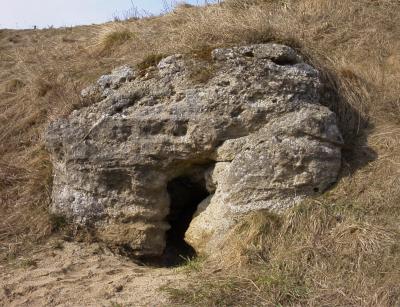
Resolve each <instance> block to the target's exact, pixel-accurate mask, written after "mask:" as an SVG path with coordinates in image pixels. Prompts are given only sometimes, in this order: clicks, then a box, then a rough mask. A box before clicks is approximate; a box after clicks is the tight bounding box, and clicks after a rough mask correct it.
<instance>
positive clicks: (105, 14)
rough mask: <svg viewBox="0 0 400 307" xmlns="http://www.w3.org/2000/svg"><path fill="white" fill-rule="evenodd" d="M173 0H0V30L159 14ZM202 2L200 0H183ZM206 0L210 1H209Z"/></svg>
mask: <svg viewBox="0 0 400 307" xmlns="http://www.w3.org/2000/svg"><path fill="white" fill-rule="evenodd" d="M176 2H179V1H174V0H0V29H1V28H13V29H26V28H28V29H29V28H33V26H37V27H39V28H43V27H49V26H54V27H62V26H72V25H82V24H92V23H102V22H106V21H110V20H112V19H114V17H115V16H118V17H122V18H123V17H125V16H126V15H132V14H134V9H133V7H135V8H137V9H138V12H139V13H140V14H142V15H143V14H160V13H161V12H163V11H164V10H165V9H166V8H168V7H172V6H173V4H174V3H176ZM185 2H186V3H190V4H203V3H204V0H187V1H185ZM209 2H210V1H209Z"/></svg>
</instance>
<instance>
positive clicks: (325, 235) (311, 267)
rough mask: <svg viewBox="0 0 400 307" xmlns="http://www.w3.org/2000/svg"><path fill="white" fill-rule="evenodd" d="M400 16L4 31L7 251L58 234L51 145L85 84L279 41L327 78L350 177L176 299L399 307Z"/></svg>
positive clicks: (353, 1) (260, 13) (177, 15)
mask: <svg viewBox="0 0 400 307" xmlns="http://www.w3.org/2000/svg"><path fill="white" fill-rule="evenodd" d="M399 12H400V3H399V2H398V1H397V0H302V1H299V0H279V1H272V0H242V1H238V0H226V1H225V2H224V3H223V4H222V5H219V6H208V7H206V8H197V7H185V6H181V7H180V8H179V9H178V10H176V11H174V12H172V13H170V14H168V15H166V16H163V17H152V18H144V19H140V20H133V21H129V22H118V23H109V24H105V25H102V26H91V27H78V28H72V29H57V30H56V29H48V30H42V31H0V66H1V70H0V108H1V110H2V112H1V114H0V118H1V119H2V120H1V121H0V157H1V158H0V214H1V216H2V219H1V221H0V249H1V252H2V253H3V252H4V255H7V254H10V253H14V252H17V251H18V250H20V249H21V248H22V247H24V246H26V245H29V243H31V244H35V243H36V242H37V240H39V239H41V238H43V237H45V236H47V235H48V234H49V233H50V232H51V229H52V226H51V219H50V218H49V217H48V216H47V214H46V208H47V206H48V204H49V190H50V187H51V181H50V180H49V178H50V171H51V167H50V163H49V161H48V157H47V154H46V152H45V151H44V149H43V142H42V140H41V135H42V133H43V129H45V127H46V125H47V123H48V122H49V121H50V120H52V119H54V118H57V117H60V116H64V115H65V114H68V113H69V112H70V111H71V110H72V109H74V108H79V107H81V105H82V102H81V101H80V99H79V95H78V93H79V91H80V90H81V89H82V88H83V87H84V86H85V85H87V84H88V83H90V82H92V81H93V80H94V79H95V78H96V77H97V76H99V75H100V74H101V73H105V72H107V71H109V70H110V69H111V68H113V67H115V66H118V65H120V64H131V65H136V64H139V63H145V62H146V58H149V56H151V55H158V54H165V55H168V54H173V53H183V54H193V55H196V56H198V57H201V58H204V60H206V58H207V54H209V51H210V50H211V49H212V48H215V47H219V46H231V45H237V44H246V43H260V42H267V41H276V42H283V43H286V44H289V45H291V46H293V47H295V48H296V49H298V50H300V51H301V52H302V53H303V54H304V55H305V56H306V57H307V59H308V60H309V61H310V62H311V63H313V64H314V65H316V66H318V67H319V68H321V70H323V71H324V72H325V79H326V84H327V89H330V91H327V93H330V94H331V95H330V96H328V95H326V97H325V100H324V103H326V105H328V106H329V107H331V108H332V110H334V111H335V112H336V113H337V114H338V117H339V121H340V125H341V129H342V132H343V134H344V135H345V138H346V142H347V146H346V150H345V152H344V161H343V165H344V167H343V172H342V177H341V180H340V182H339V184H338V185H337V186H336V187H335V189H333V190H332V191H331V192H330V193H329V194H328V195H325V196H324V197H323V198H322V199H319V200H317V201H318V202H319V203H317V204H316V203H315V201H314V202H313V203H312V204H308V205H305V206H303V207H299V208H296V209H294V210H293V211H291V212H289V213H288V214H287V215H286V216H284V217H282V218H276V217H273V216H269V215H268V216H263V217H258V218H257V219H256V222H254V221H253V222H252V223H250V224H248V225H247V226H246V224H244V225H241V226H240V227H242V228H240V231H239V233H241V234H242V235H243V236H244V238H243V239H245V238H248V240H247V239H246V240H245V241H244V242H249V244H246V245H244V246H243V244H242V246H235V247H234V248H232V250H231V251H233V253H230V254H229V253H228V254H225V257H226V258H224V259H226V262H227V263H228V264H229V263H236V264H237V263H239V264H241V266H240V267H241V268H242V269H241V270H240V271H234V270H233V269H232V267H231V268H230V269H229V265H228V266H227V267H228V269H226V268H225V267H224V268H222V270H223V271H222V273H220V274H216V273H215V274H208V273H207V270H206V269H205V271H204V272H203V273H200V275H199V276H200V277H202V278H201V284H197V285H196V284H195V285H194V289H196V291H197V292H196V293H195V292H193V291H191V290H187V289H186V290H185V289H178V290H174V291H172V290H171V291H172V292H174V293H175V294H178V295H175V298H176V299H178V300H179V299H182V293H183V294H185V297H186V299H187V300H189V299H190V300H191V301H190V303H192V304H198V305H202V304H203V305H204V304H206V303H207V304H209V305H214V306H216V305H220V306H226V305H241V306H245V305H246V304H247V305H253V306H254V305H274V304H275V305H279V304H281V305H291V304H292V305H296V304H297V305H299V304H302V305H330V306H331V305H341V306H343V305H358V306H359V305H376V306H391V305H395V304H399V296H400V294H399V286H398V285H399V284H400V279H399V274H398V268H399V267H400V260H399V247H398V241H399V237H398V232H399V226H398V221H399V218H400V214H399V203H400V191H399V186H400V179H399V178H400V151H399V144H400V133H399V132H400V121H399V118H400V100H399V97H400V83H399V82H398V80H399V79H400V57H399V54H398V51H399V50H400V40H399V37H400V13H399ZM66 37H67V38H68V39H65V38H66ZM198 75H200V76H206V77H207V75H208V72H207V71H205V72H201V71H199V72H198ZM13 80H14V81H13ZM16 80H18V81H16ZM201 80H203V78H201V79H200V81H201ZM332 90H333V91H332ZM332 93H333V94H332ZM333 204H336V205H333ZM253 218H254V217H253ZM250 225H253V226H250ZM257 225H259V226H262V227H261V228H257V227H256V228H252V227H254V226H257ZM243 251H244V252H243ZM228 260H229V261H228ZM235 261H236V262H235ZM236 266H237V265H236ZM196 276H198V275H196ZM224 276H230V277H224ZM187 291H189V293H188V292H187ZM179 294H180V295H179ZM191 294H193V295H191ZM194 294H196V295H194ZM253 297H254V298H256V299H254V298H253ZM257 299H258V301H257Z"/></svg>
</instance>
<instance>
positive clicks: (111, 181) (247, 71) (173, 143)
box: [46, 44, 342, 256]
mask: <svg viewBox="0 0 400 307" xmlns="http://www.w3.org/2000/svg"><path fill="white" fill-rule="evenodd" d="M202 67H208V68H207V70H206V73H205V72H204V71H205V70H204V71H203V70H202ZM127 71H128V75H129V79H128V78H125V77H122V79H121V78H120V77H119V76H117V75H115V76H113V74H111V75H109V76H108V77H102V78H101V79H100V81H99V82H98V83H97V85H96V86H95V87H93V88H92V89H91V90H90V91H92V92H95V91H102V92H103V93H104V91H105V90H106V89H107V88H110V89H111V90H112V91H111V92H108V93H104V94H102V96H103V98H104V97H105V98H104V99H103V100H101V101H99V102H98V103H96V104H94V105H92V106H90V107H87V108H84V109H81V110H78V111H74V112H73V113H72V114H71V115H70V116H69V117H68V118H66V119H60V120H58V121H56V122H54V123H52V124H51V125H50V127H49V128H48V131H47V134H46V140H47V147H48V149H49V150H50V152H51V156H52V160H53V165H54V186H53V204H52V211H53V212H55V213H57V214H61V215H65V216H67V217H69V218H71V219H72V220H73V221H74V222H75V223H78V224H81V225H88V226H91V227H93V228H94V229H95V230H96V233H97V236H98V237H99V238H100V239H101V240H103V241H105V242H109V243H112V244H116V245H121V246H125V247H128V248H129V250H130V251H131V252H132V253H133V254H134V255H136V256H154V255H160V254H162V253H163V250H164V248H165V245H166V231H167V230H168V229H169V228H170V225H169V220H168V214H169V212H170V208H171V207H172V206H171V204H170V195H169V191H168V189H167V187H168V183H169V182H171V181H172V180H173V179H175V178H177V177H182V178H189V179H190V180H191V182H195V183H196V184H197V185H199V186H200V185H201V186H203V187H204V189H207V190H208V193H209V194H210V195H209V196H208V197H207V198H206V199H205V200H204V201H202V202H201V204H199V206H198V209H197V212H196V213H195V216H194V218H193V220H192V222H191V223H190V226H189V229H188V230H187V232H186V241H187V242H189V243H190V244H191V246H193V247H194V248H195V249H196V251H197V252H205V253H211V252H212V251H213V250H214V249H215V248H218V245H219V244H220V243H221V242H222V241H223V239H224V235H225V234H226V233H227V231H228V230H229V229H230V228H231V227H232V226H233V225H234V224H235V222H236V221H237V220H238V219H240V217H241V216H242V215H243V214H244V213H246V212H249V211H253V210H259V209H266V208H267V209H270V210H274V211H282V210H284V209H286V208H288V207H290V206H293V205H294V204H296V203H298V202H299V201H301V200H302V199H303V198H304V197H306V196H308V195H313V194H315V193H321V192H323V191H324V190H326V189H327V188H328V187H329V186H330V185H331V184H332V183H334V182H335V181H336V179H337V175H338V172H339V169H340V162H341V145H342V138H341V135H340V132H339V130H338V127H337V125H336V118H335V114H333V113H332V112H331V111H330V110H329V109H327V108H326V107H324V106H322V105H321V104H320V103H321V101H320V91H321V82H320V78H319V72H318V71H317V70H316V69H314V68H313V67H311V66H309V65H308V64H306V63H304V62H303V60H302V58H301V56H300V55H299V54H297V53H296V52H295V51H294V50H293V49H291V48H289V47H286V46H282V45H276V44H263V45H251V46H244V47H237V48H229V49H217V50H214V51H213V52H212V58H211V59H209V60H200V59H190V58H186V57H184V56H182V55H173V56H169V57H167V58H164V59H163V60H161V62H160V63H159V64H158V66H157V67H150V68H148V69H146V70H145V71H140V72H138V71H130V70H128V69H127V68H126V67H125V68H122V69H120V70H117V73H118V74H119V75H120V74H121V72H122V73H124V72H127ZM202 73H203V74H206V76H205V77H206V78H205V77H204V76H202V77H201V78H197V75H196V74H202ZM105 79H107V80H108V81H110V82H108V81H107V80H106V81H107V82H106V83H104V82H102V81H101V80H103V81H104V80H105ZM115 80H117V81H115ZM118 80H119V81H118ZM196 80H197V81H196ZM198 80H201V81H202V83H199V81H198ZM121 81H122V82H121ZM103 83H104V84H106V85H104V84H103ZM117 83H118V84H117ZM107 84H108V85H107ZM115 84H117V85H115ZM90 94H91V93H90V92H88V91H87V92H85V95H90ZM189 189H190V187H189Z"/></svg>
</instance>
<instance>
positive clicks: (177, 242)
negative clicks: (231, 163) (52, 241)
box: [163, 176, 209, 266]
mask: <svg viewBox="0 0 400 307" xmlns="http://www.w3.org/2000/svg"><path fill="white" fill-rule="evenodd" d="M167 190H168V193H169V196H170V213H169V215H168V216H167V221H168V223H169V224H170V226H171V228H170V229H169V230H168V231H167V236H166V243H167V245H166V248H165V252H164V257H163V262H164V265H165V266H176V265H179V264H181V263H182V262H184V261H185V259H187V258H192V257H194V256H196V252H195V251H194V249H193V248H192V247H191V246H190V245H189V244H187V243H186V242H185V240H184V239H185V232H186V230H187V229H188V228H189V225H190V223H191V221H192V218H193V215H194V213H195V212H196V210H197V206H198V205H199V204H200V203H201V202H202V201H203V200H204V199H205V198H207V196H209V192H208V191H207V189H206V187H205V183H203V182H199V181H196V180H194V179H193V178H190V177H185V176H183V177H177V178H175V179H173V180H171V181H170V182H168V185H167Z"/></svg>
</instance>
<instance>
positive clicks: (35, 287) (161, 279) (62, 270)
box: [0, 242, 185, 307]
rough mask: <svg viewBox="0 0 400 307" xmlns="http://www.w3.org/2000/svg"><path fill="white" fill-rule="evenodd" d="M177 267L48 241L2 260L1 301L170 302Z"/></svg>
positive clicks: (20, 303) (33, 303) (96, 247)
mask: <svg viewBox="0 0 400 307" xmlns="http://www.w3.org/2000/svg"><path fill="white" fill-rule="evenodd" d="M184 280H185V275H184V274H180V273H179V272H177V270H176V269H168V268H150V267H145V266H139V265H137V264H135V263H133V262H132V261H130V260H129V259H127V258H124V257H120V256H116V255H114V254H113V253H111V252H110V251H109V250H107V249H106V248H104V247H102V246H101V245H99V244H91V245H89V246H88V245H87V244H80V243H69V242H62V243H55V242H53V243H49V244H48V245H46V246H44V247H42V248H41V249H40V250H38V251H36V252H34V253H32V255H31V256H30V257H29V258H23V259H17V260H16V261H14V262H13V263H10V264H6V265H2V266H1V265H0V306H113V307H116V306H149V307H158V306H171V304H169V303H168V299H167V297H166V294H165V293H163V292H162V291H160V290H159V288H160V287H163V286H167V285H172V284H174V283H182V282H184Z"/></svg>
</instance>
